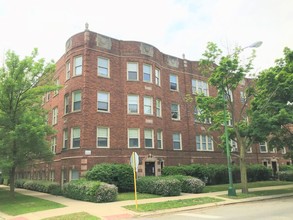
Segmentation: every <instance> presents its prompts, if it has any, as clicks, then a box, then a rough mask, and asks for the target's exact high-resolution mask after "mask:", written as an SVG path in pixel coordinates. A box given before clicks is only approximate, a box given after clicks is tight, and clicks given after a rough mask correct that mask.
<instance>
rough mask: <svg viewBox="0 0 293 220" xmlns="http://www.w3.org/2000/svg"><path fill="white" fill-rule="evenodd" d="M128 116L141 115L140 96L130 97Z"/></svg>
mask: <svg viewBox="0 0 293 220" xmlns="http://www.w3.org/2000/svg"><path fill="white" fill-rule="evenodd" d="M127 99H128V100H127V102H128V114H138V113H139V96H138V95H128V97H127Z"/></svg>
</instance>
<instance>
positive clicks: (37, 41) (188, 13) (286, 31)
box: [0, 0, 293, 72]
mask: <svg viewBox="0 0 293 220" xmlns="http://www.w3.org/2000/svg"><path fill="white" fill-rule="evenodd" d="M85 23H88V24H89V30H91V31H93V32H97V33H100V34H103V35H106V36H109V37H112V38H115V39H118V40H125V41H127V40H134V41H140V42H144V43H147V44H150V45H153V46H155V47H156V48H157V49H159V50H160V51H161V52H163V53H165V54H168V55H172V56H175V57H179V58H182V54H185V57H186V59H188V60H192V61H196V60H200V59H201V58H202V54H203V53H204V51H205V48H206V46H207V43H208V42H214V43H216V44H217V45H218V46H219V47H220V48H221V49H222V50H223V52H224V54H225V53H229V52H230V51H231V50H232V49H233V48H234V47H235V46H241V47H246V46H248V45H251V44H252V43H254V42H256V41H262V42H263V44H262V46H261V47H259V48H257V49H256V55H257V57H256V59H255V62H254V66H255V70H254V71H255V72H258V71H261V70H263V69H266V68H269V67H271V66H273V65H274V61H275V60H276V59H277V58H282V57H283V49H284V48H285V47H289V48H290V49H293V0H251V1H249V0H82V1H81V0H58V1H57V0H49V1H48V0H0V28H1V32H0V63H1V64H2V63H3V60H4V57H5V53H6V51H7V50H13V51H15V52H16V53H17V54H18V55H20V56H21V57H23V56H25V55H29V54H30V53H31V51H32V50H33V48H38V50H39V55H40V57H43V58H45V59H46V60H47V61H50V60H51V59H53V60H55V61H57V60H58V59H59V58H60V57H61V56H62V55H63V54H64V53H65V43H66V41H67V40H68V39H69V38H70V37H71V36H72V35H74V34H77V33H79V32H82V31H84V29H85ZM248 50H250V49H247V50H245V51H244V53H250V52H249V51H248ZM244 56H248V54H247V55H246V54H244Z"/></svg>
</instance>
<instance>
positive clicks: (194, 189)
mask: <svg viewBox="0 0 293 220" xmlns="http://www.w3.org/2000/svg"><path fill="white" fill-rule="evenodd" d="M170 178H174V179H177V180H179V181H180V182H181V191H182V192H184V193H202V192H203V189H204V187H205V183H204V182H203V181H202V180H200V179H198V178H195V177H192V176H183V175H176V176H170Z"/></svg>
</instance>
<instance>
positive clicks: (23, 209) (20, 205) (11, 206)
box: [0, 189, 65, 216]
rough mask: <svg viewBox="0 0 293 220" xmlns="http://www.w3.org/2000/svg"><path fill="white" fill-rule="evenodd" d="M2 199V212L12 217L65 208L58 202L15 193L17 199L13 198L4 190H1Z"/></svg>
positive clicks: (0, 209)
mask: <svg viewBox="0 0 293 220" xmlns="http://www.w3.org/2000/svg"><path fill="white" fill-rule="evenodd" d="M0 198H1V199H0V212H3V213H5V214H8V215H12V216H15V215H21V214H24V213H30V212H37V211H43V210H48V209H56V208H61V207H65V206H64V205H62V204H59V203H56V202H51V201H48V200H44V199H39V198H36V197H32V196H26V195H22V194H20V193H15V198H11V196H10V192H9V191H8V190H3V189H0Z"/></svg>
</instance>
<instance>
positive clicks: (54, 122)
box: [52, 107, 58, 125]
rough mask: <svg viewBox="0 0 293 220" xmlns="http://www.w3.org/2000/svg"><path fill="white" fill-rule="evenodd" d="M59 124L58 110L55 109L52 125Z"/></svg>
mask: <svg viewBox="0 0 293 220" xmlns="http://www.w3.org/2000/svg"><path fill="white" fill-rule="evenodd" d="M57 122H58V108H57V107H55V108H53V111H52V125H55V124H57Z"/></svg>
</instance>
